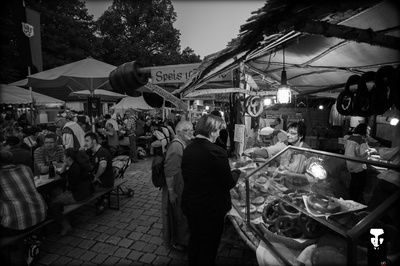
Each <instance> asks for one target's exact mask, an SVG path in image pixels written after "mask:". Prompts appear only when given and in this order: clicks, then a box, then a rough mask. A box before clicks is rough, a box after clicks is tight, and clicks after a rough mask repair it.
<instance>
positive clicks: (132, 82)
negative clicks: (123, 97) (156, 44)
mask: <svg viewBox="0 0 400 266" xmlns="http://www.w3.org/2000/svg"><path fill="white" fill-rule="evenodd" d="M140 68H141V65H140V63H138V62H136V61H132V62H127V63H124V64H122V65H120V66H119V67H117V68H116V69H114V70H113V71H111V73H110V76H109V81H110V85H111V87H112V88H113V89H114V90H115V91H116V92H118V93H122V94H124V93H126V94H127V95H129V96H135V93H134V92H135V91H136V90H137V89H138V88H140V87H141V86H143V85H146V83H147V82H148V77H147V75H145V74H144V73H142V72H140V71H139V69H140Z"/></svg>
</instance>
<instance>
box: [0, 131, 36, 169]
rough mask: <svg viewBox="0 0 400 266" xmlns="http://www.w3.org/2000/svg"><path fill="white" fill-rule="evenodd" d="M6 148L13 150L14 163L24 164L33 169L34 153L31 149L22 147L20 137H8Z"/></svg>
mask: <svg viewBox="0 0 400 266" xmlns="http://www.w3.org/2000/svg"><path fill="white" fill-rule="evenodd" d="M4 148H5V149H6V150H8V151H9V152H11V154H12V162H13V164H23V165H26V166H28V167H29V168H31V169H33V161H32V154H31V152H30V151H29V150H26V149H23V148H22V147H21V141H20V140H19V138H18V137H15V136H11V137H7V139H6V143H5V147H4Z"/></svg>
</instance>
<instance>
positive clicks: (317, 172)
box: [306, 158, 328, 180]
mask: <svg viewBox="0 0 400 266" xmlns="http://www.w3.org/2000/svg"><path fill="white" fill-rule="evenodd" d="M310 159H312V160H311V163H310V164H309V166H308V167H307V170H306V172H307V173H308V174H310V175H311V176H313V177H314V178H316V179H319V180H324V179H326V178H327V176H328V173H327V172H326V170H325V168H324V166H323V165H322V159H319V158H310Z"/></svg>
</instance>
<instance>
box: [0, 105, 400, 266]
mask: <svg viewBox="0 0 400 266" xmlns="http://www.w3.org/2000/svg"><path fill="white" fill-rule="evenodd" d="M280 124H281V121H278V120H276V123H275V126H276V128H273V129H272V131H271V132H268V135H270V136H272V138H270V139H268V141H266V140H265V139H263V129H261V130H260V131H259V132H258V133H259V136H258V137H259V140H258V141H259V144H260V145H259V146H261V147H258V148H252V149H250V150H251V156H252V157H253V158H260V157H261V158H270V157H272V156H274V155H275V154H277V153H278V152H279V151H281V150H283V149H284V148H285V147H287V145H291V146H295V147H303V148H309V146H308V144H307V143H306V141H305V136H306V128H305V124H304V123H303V122H301V121H298V122H294V123H291V124H289V125H288V127H287V128H286V131H283V130H282V128H281V127H280V126H279V125H280ZM93 128H96V132H93ZM0 129H1V133H0V138H1V142H2V146H1V151H0V156H1V158H0V175H1V177H2V178H1V179H0V185H1V188H2V191H1V193H2V194H0V195H1V197H3V198H7V201H6V202H7V203H2V204H1V205H0V208H1V211H2V212H3V213H6V216H5V217H2V218H1V224H0V230H1V233H2V234H4V235H12V234H16V233H18V232H20V231H21V230H26V229H28V228H29V227H31V226H33V225H35V224H37V223H40V222H41V221H43V220H44V219H45V218H46V217H47V216H48V215H49V214H50V215H53V217H54V219H55V220H56V221H57V222H58V224H59V225H60V228H61V233H62V234H65V233H66V232H68V230H69V229H70V228H71V226H70V224H69V222H68V220H67V219H66V218H65V217H64V216H63V215H62V212H61V211H60V210H62V206H65V205H68V204H74V203H77V202H79V201H82V200H85V199H86V198H88V197H90V195H91V194H92V193H93V192H94V191H95V190H96V189H99V188H102V187H108V188H109V187H112V186H113V182H114V177H113V173H112V172H113V171H112V158H113V157H114V156H116V155H118V154H121V153H124V152H125V153H126V154H129V156H130V158H131V159H132V160H133V161H137V160H138V159H139V158H140V157H141V154H140V152H139V150H140V149H143V150H145V151H146V152H148V153H149V154H150V155H156V156H157V155H159V156H163V158H164V160H163V162H162V163H163V165H162V167H163V175H164V176H165V184H164V185H163V186H162V208H161V214H162V220H163V238H164V241H165V244H166V245H168V246H170V247H172V248H174V249H177V250H180V251H187V253H188V258H189V264H190V265H213V264H214V262H215V258H216V256H217V251H218V246H219V243H220V240H221V236H222V232H223V226H224V217H225V215H226V214H227V212H228V211H229V210H230V209H231V196H230V189H231V188H233V187H234V186H235V185H236V182H237V180H238V178H239V177H240V176H241V175H244V174H245V173H244V172H243V171H240V170H238V169H234V170H231V167H230V164H229V160H228V155H229V152H228V150H227V149H228V148H227V142H228V132H227V131H226V124H225V121H224V120H223V119H222V118H221V113H220V112H219V111H217V110H215V111H213V112H211V114H205V115H203V116H202V117H201V118H200V119H199V120H198V121H197V123H196V125H195V126H194V125H193V124H192V123H191V122H189V121H186V120H185V119H179V120H177V121H175V122H172V121H168V120H164V121H163V120H162V119H161V118H156V117H153V118H152V117H149V116H145V115H143V114H142V113H138V112H136V111H134V110H129V111H127V112H126V113H125V114H124V117H121V116H119V115H117V114H114V113H110V114H106V115H105V116H104V117H102V119H98V120H97V121H96V122H95V127H93V125H91V124H90V123H89V120H88V118H87V117H85V116H72V115H69V114H68V115H64V116H61V117H60V118H59V119H58V120H57V121H56V123H55V124H54V125H53V126H45V127H41V128H39V127H33V126H30V125H29V123H27V121H25V120H24V119H18V120H14V119H13V118H12V116H10V115H8V114H7V115H5V116H2V120H0ZM141 137H145V138H144V139H146V143H147V144H146V143H145V144H143V143H139V142H141V141H140V140H141ZM122 138H126V139H128V140H129V141H128V146H127V147H128V149H127V150H123V149H122V148H121V145H120V144H121V139H122ZM367 139H368V137H367V126H366V125H365V124H360V125H359V126H357V127H356V128H355V129H354V130H353V132H352V135H350V136H349V137H348V138H347V141H346V145H345V154H346V155H348V156H351V157H356V158H366V156H368V155H370V154H371V153H380V154H381V156H382V158H387V157H390V158H391V160H392V161H393V160H394V161H393V162H395V163H398V162H399V158H400V156H399V146H398V145H396V146H394V147H393V148H375V149H372V148H370V147H369V146H368V144H367V143H368V140H367ZM271 140H272V141H271ZM267 142H268V144H266V143H267ZM263 143H264V144H265V145H263ZM246 152H249V150H247V151H245V153H246ZM308 163H309V158H307V156H306V155H305V154H304V153H301V152H293V151H289V152H287V153H285V154H282V156H281V158H280V165H279V167H277V169H276V170H275V172H274V175H279V176H285V177H290V178H289V180H296V179H297V178H305V179H306V180H307V181H310V182H312V181H313V180H310V175H307V174H305V172H306V170H305V169H306V166H307V164H308ZM346 166H347V168H348V171H349V173H350V176H351V180H350V189H349V193H350V198H351V199H353V200H355V201H357V202H361V203H364V199H363V197H362V193H363V189H364V186H365V178H364V177H365V172H364V171H365V164H362V163H357V162H350V161H347V162H346ZM52 168H55V169H56V171H57V173H58V174H59V175H60V176H62V177H64V180H65V182H64V183H63V184H62V185H61V186H59V187H57V188H55V189H53V190H52V191H51V193H50V195H48V198H44V197H43V195H41V194H40V193H38V191H37V190H36V188H35V184H34V175H43V174H49V172H50V171H51V169H52ZM378 178H379V180H380V181H379V182H378V184H377V186H376V187H375V192H374V195H373V196H372V199H373V201H372V203H373V204H372V205H373V206H377V205H378V204H379V203H381V202H382V201H383V200H384V198H385V197H383V196H382V193H381V192H382V191H385V192H386V193H390V194H392V193H394V191H396V189H397V188H398V187H399V184H398V173H397V172H395V171H391V170H388V171H385V172H382V173H381V174H380V176H379V177H378ZM293 182H294V181H293ZM105 201H106V199H100V200H99V202H98V203H97V204H98V205H99V206H104V204H105ZM372 205H371V206H372ZM2 252H3V251H2ZM8 252H9V251H8ZM10 254H12V253H10Z"/></svg>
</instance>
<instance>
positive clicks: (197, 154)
mask: <svg viewBox="0 0 400 266" xmlns="http://www.w3.org/2000/svg"><path fill="white" fill-rule="evenodd" d="M222 123H223V121H222V119H221V118H220V117H217V116H214V115H204V116H203V117H201V118H200V120H199V121H198V123H197V125H196V132H195V134H196V138H195V139H194V140H193V142H192V143H191V144H190V145H189V146H187V148H186V149H185V150H184V152H183V158H182V175H183V179H184V189H183V194H182V210H183V212H184V214H185V215H186V217H187V219H188V224H189V230H190V240H189V249H188V253H189V265H214V261H215V257H216V255H217V251H218V246H219V243H220V240H221V235H222V232H223V225H224V218H225V215H226V213H227V212H228V211H229V210H230V209H231V196H230V192H229V191H230V189H231V188H233V187H234V186H235V184H236V181H237V179H238V177H239V175H240V171H238V172H236V171H235V172H231V169H230V166H229V161H228V156H227V153H226V151H225V150H224V149H223V148H221V147H219V146H217V145H215V144H214V142H215V140H216V139H217V137H218V135H219V130H220V129H221V126H222Z"/></svg>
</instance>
